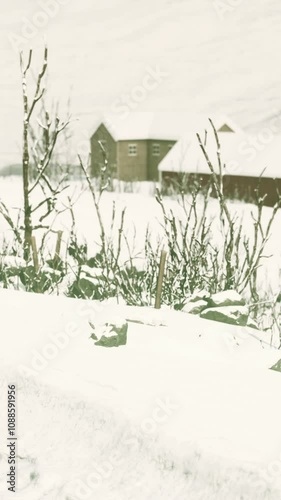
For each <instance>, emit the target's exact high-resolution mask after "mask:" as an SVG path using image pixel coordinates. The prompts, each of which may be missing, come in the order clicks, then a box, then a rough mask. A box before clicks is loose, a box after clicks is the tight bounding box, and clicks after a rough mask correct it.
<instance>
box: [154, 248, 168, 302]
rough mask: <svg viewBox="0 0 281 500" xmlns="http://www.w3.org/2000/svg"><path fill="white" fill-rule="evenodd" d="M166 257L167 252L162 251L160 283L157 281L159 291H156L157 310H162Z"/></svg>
mask: <svg viewBox="0 0 281 500" xmlns="http://www.w3.org/2000/svg"><path fill="white" fill-rule="evenodd" d="M166 257H167V252H166V250H162V252H161V258H160V266H159V274H158V281H157V291H156V298H155V309H160V308H161V295H162V286H163V278H164V271H165V263H166Z"/></svg>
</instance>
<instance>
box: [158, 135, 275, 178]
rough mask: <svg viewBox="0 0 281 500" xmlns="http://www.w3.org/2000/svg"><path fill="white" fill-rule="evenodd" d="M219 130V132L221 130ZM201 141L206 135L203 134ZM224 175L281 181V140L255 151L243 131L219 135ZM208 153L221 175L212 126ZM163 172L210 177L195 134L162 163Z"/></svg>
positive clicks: (179, 144) (178, 143)
mask: <svg viewBox="0 0 281 500" xmlns="http://www.w3.org/2000/svg"><path fill="white" fill-rule="evenodd" d="M217 130H219V129H218V128H217ZM200 135H201V137H202V139H204V133H203V131H202V130H201V134H200ZM218 136H219V141H220V146H221V160H222V164H223V165H225V168H224V173H225V174H227V175H238V176H245V177H259V176H260V175H261V174H263V177H271V178H281V136H280V135H278V136H275V137H274V136H273V137H272V139H271V141H270V142H269V143H268V144H267V145H266V144H263V143H262V142H259V144H258V147H255V146H254V145H253V143H252V142H251V136H249V135H248V134H246V133H245V132H243V131H241V130H239V131H238V132H235V133H230V132H226V131H218ZM206 151H207V153H208V156H209V158H210V160H211V162H212V164H213V166H214V168H215V171H218V158H217V145H216V141H215V137H214V133H213V131H212V130H211V128H210V126H209V127H208V129H207V143H206ZM159 171H162V172H182V173H201V174H204V173H206V174H207V173H208V174H209V173H210V169H209V167H208V165H207V162H206V159H205V157H204V155H203V152H202V151H201V149H200V146H199V142H198V139H197V137H196V135H195V134H191V135H186V136H185V137H182V138H181V139H180V140H179V141H178V142H177V143H176V144H175V145H174V146H173V148H172V149H171V150H170V151H169V153H168V154H167V155H166V156H165V158H164V159H163V160H162V161H161V162H160V163H159Z"/></svg>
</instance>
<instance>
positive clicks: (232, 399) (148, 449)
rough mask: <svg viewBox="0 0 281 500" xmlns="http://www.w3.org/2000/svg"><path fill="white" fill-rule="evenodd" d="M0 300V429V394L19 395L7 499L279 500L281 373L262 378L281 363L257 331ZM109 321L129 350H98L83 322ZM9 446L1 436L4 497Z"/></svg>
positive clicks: (7, 297)
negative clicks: (14, 483) (123, 330)
mask: <svg viewBox="0 0 281 500" xmlns="http://www.w3.org/2000/svg"><path fill="white" fill-rule="evenodd" d="M0 303H1V338H0V366H1V370H0V376H1V391H0V394H1V406H0V407H1V416H0V418H1V428H2V429H5V428H6V409H5V405H6V401H5V398H6V385H7V383H9V384H11V383H16V384H17V387H18V437H19V442H18V454H19V456H20V457H21V458H20V459H19V460H18V462H19V463H18V466H19V488H21V490H20V491H19V492H18V496H17V498H19V499H20V500H40V499H41V498H42V499H43V498H44V499H47V500H49V499H50V500H55V499H59V500H66V499H68V500H69V499H71V500H79V499H85V498H89V499H94V498H100V499H110V500H111V499H112V500H113V499H117V500H119V499H120V500H127V499H128V500H129V499H131V498H135V499H137V500H146V499H155V498H163V499H165V500H172V499H174V500H182V499H187V498H188V499H192V500H193V499H194V500H197V499H198V500H199V499H206V500H207V499H208V500H209V499H210V498H211V499H212V498H213V499H216V500H225V498H227V499H230V500H232V499H233V500H234V499H235V500H237V499H238V498H239V499H241V498H243V500H246V499H247V500H248V499H249V500H250V499H253V500H254V499H255V500H258V499H274V500H275V499H278V498H281V495H280V493H279V492H280V486H281V484H280V468H281V462H280V460H281V430H280V417H281V407H280V401H279V394H280V384H281V375H280V373H277V372H274V371H271V370H269V369H268V368H269V367H270V366H271V365H272V364H273V363H274V362H276V361H277V360H278V359H279V357H280V352H279V351H277V350H276V349H271V348H269V346H268V344H267V337H266V336H265V335H264V334H262V333H257V332H256V331H254V330H251V329H241V328H238V327H232V326H229V325H223V324H219V323H215V322H209V321H206V320H201V319H199V318H196V317H194V316H190V315H188V314H184V313H176V312H173V311H169V310H161V311H155V310H150V309H140V308H130V307H126V306H123V305H118V306H117V305H116V304H114V303H113V302H108V303H104V304H99V303H95V302H84V301H78V300H73V299H66V298H61V297H60V298H57V297H48V296H41V295H33V294H25V293H21V292H12V291H7V290H1V291H0ZM117 316H119V317H120V316H121V317H123V318H127V319H128V320H129V331H128V343H127V345H126V346H124V347H120V348H118V349H104V348H100V347H96V346H94V344H93V341H92V340H90V339H89V336H90V333H91V329H90V327H89V325H88V321H89V319H90V320H91V321H92V322H94V323H95V324H97V323H102V322H103V321H108V320H110V319H114V318H116V317H117ZM140 321H142V322H144V323H145V324H141V323H140ZM5 444H6V443H5V432H4V433H1V437H0V446H1V450H3V451H2V458H3V460H2V461H1V462H0V478H1V482H0V492H1V494H2V497H1V496H0V498H3V499H5V500H6V498H8V497H7V495H6V493H5V491H6V489H5V488H6V485H5V483H4V481H3V478H4V474H5V470H6V467H7V465H6V455H5ZM3 452H4V453H3ZM113 452H115V456H113V455H112V453H113ZM276 464H277V465H276ZM278 467H279V469H278ZM277 469H278V470H279V473H278V470H277ZM276 470H277V473H276ZM30 474H31V476H30ZM278 488H279V490H278ZM5 495H6V496H5Z"/></svg>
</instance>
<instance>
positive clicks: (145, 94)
mask: <svg viewBox="0 0 281 500" xmlns="http://www.w3.org/2000/svg"><path fill="white" fill-rule="evenodd" d="M46 11H47V12H46ZM44 12H45V13H44ZM39 24H42V27H38V25H39ZM0 25H1V51H0V55H1V58H0V74H1V85H0V107H1V142H0V165H3V164H5V163H11V162H14V161H16V159H17V157H18V152H19V151H20V146H21V116H22V102H21V87H20V74H19V64H18V55H17V50H18V49H20V48H25V49H27V48H28V47H29V46H32V47H34V50H35V54H36V56H38V57H39V55H40V54H41V52H42V47H43V39H44V36H46V39H47V42H48V46H49V51H50V59H49V61H50V65H49V77H48V78H49V96H50V97H51V96H52V98H54V100H58V101H59V102H60V103H61V112H62V114H63V113H64V111H65V107H66V103H67V100H68V98H70V102H71V111H72V114H73V115H74V116H77V117H79V118H80V121H79V122H75V127H76V130H77V132H76V133H77V137H78V136H79V134H80V136H85V135H86V133H87V130H90V128H91V126H92V123H94V122H95V120H96V117H97V116H99V113H101V112H102V111H104V110H106V109H111V110H112V109H113V110H114V112H121V108H122V106H123V110H124V105H125V107H127V108H129V109H131V110H137V111H142V110H149V111H157V110H175V111H178V110H185V111H189V110H190V111H193V112H194V111H195V112H197V111H198V112H206V113H208V114H211V113H212V112H216V113H218V112H220V113H223V114H229V115H230V116H231V117H232V118H234V119H235V120H236V121H238V123H239V124H240V125H242V126H249V125H252V126H253V125H256V124H262V123H264V122H266V120H267V119H269V118H270V117H271V115H273V114H277V113H279V110H281V97H280V96H281V92H280V87H281V65H280V56H279V52H280V47H281V43H280V42H281V4H280V0H256V1H255V2H249V1H247V0H196V1H195V0H141V1H140V0H137V1H132V0H131V1H129V0H102V1H96V0H79V1H78V0H13V1H12V2H4V1H3V0H2V5H1V16H0ZM148 75H150V76H148ZM118 110H119V111H118Z"/></svg>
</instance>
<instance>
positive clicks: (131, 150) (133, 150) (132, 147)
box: [128, 144, 138, 156]
mask: <svg viewBox="0 0 281 500" xmlns="http://www.w3.org/2000/svg"><path fill="white" fill-rule="evenodd" d="M137 154H138V148H137V145H136V144H129V145H128V156H137Z"/></svg>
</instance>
